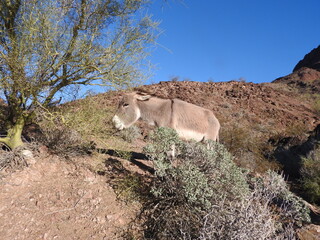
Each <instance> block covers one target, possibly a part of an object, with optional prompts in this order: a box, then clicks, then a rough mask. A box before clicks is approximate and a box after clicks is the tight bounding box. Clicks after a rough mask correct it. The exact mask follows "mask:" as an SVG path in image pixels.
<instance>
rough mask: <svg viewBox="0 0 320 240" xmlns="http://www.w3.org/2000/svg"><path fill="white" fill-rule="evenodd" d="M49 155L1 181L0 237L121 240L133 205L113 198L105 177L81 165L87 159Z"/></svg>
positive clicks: (6, 238) (136, 206) (113, 195)
mask: <svg viewBox="0 0 320 240" xmlns="http://www.w3.org/2000/svg"><path fill="white" fill-rule="evenodd" d="M76 161H77V162H76V163H75V162H74V161H69V162H68V161H66V160H62V159H60V158H59V157H57V156H54V155H49V154H47V155H46V156H45V155H43V154H42V155H41V156H38V157H35V162H34V163H33V164H32V165H30V166H28V167H26V168H24V169H22V170H19V171H15V172H11V173H6V174H2V178H1V179H0V186H1V191H0V236H1V237H0V238H1V239H2V240H13V239H19V240H22V239H46V240H47V239H48V240H49V239H63V240H67V239H120V238H121V234H122V233H123V231H124V230H125V227H126V226H127V225H128V223H129V222H130V221H131V220H132V219H133V218H134V216H135V214H136V212H137V209H139V206H138V203H136V204H135V203H130V204H125V203H124V202H123V201H119V200H117V196H116V194H115V192H114V190H113V189H112V188H111V187H110V184H108V182H107V180H106V177H105V176H100V175H98V174H95V173H94V171H90V170H89V169H88V167H86V166H85V164H86V161H90V158H89V157H87V158H79V159H77V160H76Z"/></svg>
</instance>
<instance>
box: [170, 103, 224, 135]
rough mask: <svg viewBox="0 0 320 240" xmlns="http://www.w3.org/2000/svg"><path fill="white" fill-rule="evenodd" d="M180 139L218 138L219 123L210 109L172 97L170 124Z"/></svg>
mask: <svg viewBox="0 0 320 240" xmlns="http://www.w3.org/2000/svg"><path fill="white" fill-rule="evenodd" d="M170 127H172V128H173V129H175V130H176V131H177V132H178V134H179V136H180V137H181V138H182V139H186V140H191V139H194V140H196V141H203V140H213V141H218V140H219V130H220V123H219V121H218V119H217V118H216V117H215V115H214V114H213V112H212V111H210V110H208V109H205V108H202V107H199V106H197V105H194V104H191V103H188V102H185V101H182V100H179V99H173V109H172V125H171V126H170Z"/></svg>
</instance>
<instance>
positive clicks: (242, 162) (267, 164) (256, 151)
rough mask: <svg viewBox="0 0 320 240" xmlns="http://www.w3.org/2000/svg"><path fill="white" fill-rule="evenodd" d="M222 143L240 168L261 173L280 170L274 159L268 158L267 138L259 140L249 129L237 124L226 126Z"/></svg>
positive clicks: (222, 134) (222, 135)
mask: <svg viewBox="0 0 320 240" xmlns="http://www.w3.org/2000/svg"><path fill="white" fill-rule="evenodd" d="M221 142H222V143H223V144H224V145H225V146H226V148H227V149H228V151H230V153H231V154H232V155H233V156H234V157H235V159H234V160H235V162H236V163H237V165H238V166H241V167H243V168H246V169H249V170H251V171H253V172H260V173H264V172H266V171H267V170H268V169H272V170H275V171H277V170H278V169H279V168H280V166H279V164H277V163H276V161H274V159H270V158H268V157H267V156H268V155H269V152H270V149H269V148H270V146H269V144H268V143H266V142H265V138H259V136H256V134H255V133H254V131H250V130H249V129H248V128H245V127H243V126H240V125H237V124H233V125H231V126H226V127H225V128H224V130H223V131H222V132H221Z"/></svg>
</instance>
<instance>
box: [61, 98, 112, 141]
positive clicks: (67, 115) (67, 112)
mask: <svg viewBox="0 0 320 240" xmlns="http://www.w3.org/2000/svg"><path fill="white" fill-rule="evenodd" d="M101 105H102V104H101V101H97V99H96V98H95V97H93V96H88V97H87V98H85V99H81V100H78V101H76V102H73V103H70V104H68V105H66V106H64V107H63V108H62V109H61V113H62V116H63V118H64V120H65V123H66V125H67V126H68V127H69V128H71V129H74V130H76V131H77V132H78V133H80V134H81V136H82V137H83V138H84V139H85V140H88V141H95V140H97V138H99V139H106V138H109V137H110V135H111V134H112V132H113V126H112V124H111V118H112V115H113V111H114V110H113V109H111V108H110V107H105V106H101Z"/></svg>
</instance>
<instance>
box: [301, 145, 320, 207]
mask: <svg viewBox="0 0 320 240" xmlns="http://www.w3.org/2000/svg"><path fill="white" fill-rule="evenodd" d="M301 186H302V189H303V191H304V196H305V198H306V199H307V200H308V201H310V202H312V203H316V204H317V205H320V148H317V149H316V150H315V151H314V152H313V153H312V154H310V155H309V157H306V158H303V159H302V168H301Z"/></svg>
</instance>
